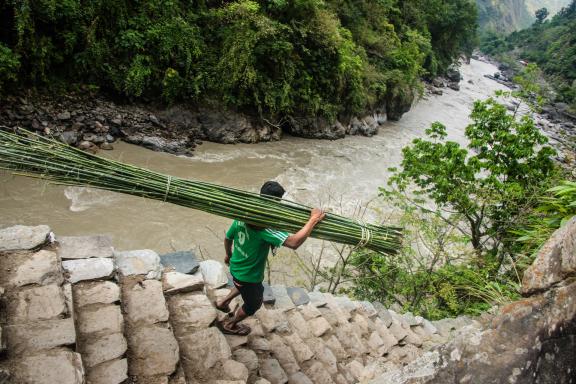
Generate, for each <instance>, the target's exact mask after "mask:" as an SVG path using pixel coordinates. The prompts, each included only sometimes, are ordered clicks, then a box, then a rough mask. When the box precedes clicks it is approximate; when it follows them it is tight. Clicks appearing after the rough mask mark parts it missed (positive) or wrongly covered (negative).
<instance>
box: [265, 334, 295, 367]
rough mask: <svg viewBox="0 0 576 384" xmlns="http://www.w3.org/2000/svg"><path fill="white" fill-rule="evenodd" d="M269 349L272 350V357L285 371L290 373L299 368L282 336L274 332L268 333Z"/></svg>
mask: <svg viewBox="0 0 576 384" xmlns="http://www.w3.org/2000/svg"><path fill="white" fill-rule="evenodd" d="M270 351H272V353H273V354H274V357H275V358H276V359H277V360H278V362H279V363H280V365H281V366H282V368H283V369H284V371H286V373H288V374H292V373H294V372H297V371H299V370H300V367H299V365H298V362H297V361H296V358H295V357H294V354H293V353H292V350H291V349H290V348H289V347H288V346H287V345H286V344H284V340H283V339H282V337H280V336H278V335H276V334H274V333H273V334H271V335H270Z"/></svg>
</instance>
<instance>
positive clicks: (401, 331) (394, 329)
mask: <svg viewBox="0 0 576 384" xmlns="http://www.w3.org/2000/svg"><path fill="white" fill-rule="evenodd" d="M388 329H389V331H390V333H392V335H393V336H394V338H395V339H396V340H398V341H402V340H404V338H405V337H406V336H408V332H407V331H406V329H405V328H404V327H402V324H401V323H400V321H399V320H397V319H396V318H393V319H392V324H391V325H390V328H388Z"/></svg>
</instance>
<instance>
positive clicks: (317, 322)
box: [308, 316, 332, 337]
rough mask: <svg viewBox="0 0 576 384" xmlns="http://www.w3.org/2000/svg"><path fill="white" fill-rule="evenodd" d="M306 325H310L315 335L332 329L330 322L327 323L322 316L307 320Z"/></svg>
mask: <svg viewBox="0 0 576 384" xmlns="http://www.w3.org/2000/svg"><path fill="white" fill-rule="evenodd" d="M308 325H309V327H310V331H311V332H312V334H313V335H314V336H316V337H320V336H322V335H324V334H325V333H326V332H328V331H330V330H332V327H331V326H330V323H328V321H326V319H325V318H323V317H322V316H320V317H316V318H314V319H312V320H308Z"/></svg>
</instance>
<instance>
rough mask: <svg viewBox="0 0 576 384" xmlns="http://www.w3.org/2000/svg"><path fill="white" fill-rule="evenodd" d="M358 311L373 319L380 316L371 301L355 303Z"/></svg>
mask: <svg viewBox="0 0 576 384" xmlns="http://www.w3.org/2000/svg"><path fill="white" fill-rule="evenodd" d="M354 304H355V305H356V311H357V312H358V313H361V314H363V315H364V316H366V317H368V318H370V319H373V318H375V317H376V316H378V311H377V310H376V308H374V305H373V304H372V303H371V302H369V301H355V302H354Z"/></svg>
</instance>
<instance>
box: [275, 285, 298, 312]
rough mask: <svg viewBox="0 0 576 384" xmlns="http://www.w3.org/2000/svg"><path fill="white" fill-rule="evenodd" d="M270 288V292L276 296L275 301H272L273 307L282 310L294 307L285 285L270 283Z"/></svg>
mask: <svg viewBox="0 0 576 384" xmlns="http://www.w3.org/2000/svg"><path fill="white" fill-rule="evenodd" d="M270 288H271V289H272V293H273V294H274V297H275V298H276V302H275V303H274V308H275V309H279V310H282V311H288V310H290V309H294V308H295V306H294V303H293V302H292V299H291V298H290V296H289V295H288V291H287V290H286V287H285V286H283V285H272V286H271V287H270Z"/></svg>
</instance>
